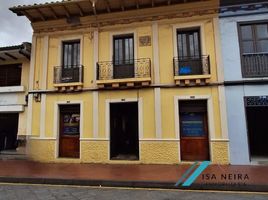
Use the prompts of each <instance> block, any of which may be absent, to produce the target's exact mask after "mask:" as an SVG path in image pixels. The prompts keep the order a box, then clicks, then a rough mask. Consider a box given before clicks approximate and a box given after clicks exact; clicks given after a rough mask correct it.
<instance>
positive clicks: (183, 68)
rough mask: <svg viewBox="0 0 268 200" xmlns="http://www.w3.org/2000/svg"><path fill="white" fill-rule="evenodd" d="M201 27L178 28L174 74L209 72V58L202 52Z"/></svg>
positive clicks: (201, 73) (202, 73)
mask: <svg viewBox="0 0 268 200" xmlns="http://www.w3.org/2000/svg"><path fill="white" fill-rule="evenodd" d="M200 38H201V37H200V28H191V29H178V30H177V52H178V55H177V56H178V57H175V58H174V73H175V74H174V76H185V75H204V74H209V73H210V69H209V58H208V56H203V55H202V52H201V39H200Z"/></svg>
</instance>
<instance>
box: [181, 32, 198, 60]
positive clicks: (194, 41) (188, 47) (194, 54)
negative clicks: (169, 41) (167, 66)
mask: <svg viewBox="0 0 268 200" xmlns="http://www.w3.org/2000/svg"><path fill="white" fill-rule="evenodd" d="M177 42H178V45H177V47H178V57H179V58H200V53H201V50H200V33H199V29H193V30H178V31H177Z"/></svg>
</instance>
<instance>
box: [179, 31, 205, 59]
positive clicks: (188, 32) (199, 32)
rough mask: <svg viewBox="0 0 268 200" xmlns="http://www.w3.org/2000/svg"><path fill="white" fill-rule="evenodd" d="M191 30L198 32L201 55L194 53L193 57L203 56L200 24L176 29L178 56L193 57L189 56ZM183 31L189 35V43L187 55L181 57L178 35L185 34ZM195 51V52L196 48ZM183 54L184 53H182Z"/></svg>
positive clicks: (199, 52) (187, 41)
mask: <svg viewBox="0 0 268 200" xmlns="http://www.w3.org/2000/svg"><path fill="white" fill-rule="evenodd" d="M191 32H198V48H199V49H198V54H199V55H197V56H196V55H194V56H193V58H195V57H196V58H197V57H198V58H201V56H202V42H201V39H202V38H201V27H200V26H195V27H189V28H177V29H176V48H177V55H176V56H177V57H178V58H191V57H192V56H189V55H190V42H189V35H190V33H191ZM183 33H187V34H188V36H187V40H186V43H187V57H184V56H182V57H180V53H179V40H178V36H179V34H183ZM194 53H195V50H194ZM182 54H183V53H182Z"/></svg>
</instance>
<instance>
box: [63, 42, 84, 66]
mask: <svg viewBox="0 0 268 200" xmlns="http://www.w3.org/2000/svg"><path fill="white" fill-rule="evenodd" d="M62 53H63V55H62V66H63V68H74V67H78V66H79V65H80V41H79V40H75V41H65V42H63V43H62Z"/></svg>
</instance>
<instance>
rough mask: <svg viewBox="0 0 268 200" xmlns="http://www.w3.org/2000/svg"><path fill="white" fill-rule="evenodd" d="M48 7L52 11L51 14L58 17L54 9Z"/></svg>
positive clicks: (55, 17)
mask: <svg viewBox="0 0 268 200" xmlns="http://www.w3.org/2000/svg"><path fill="white" fill-rule="evenodd" d="M49 9H50V11H51V12H52V15H53V17H54V19H58V18H59V17H58V15H57V14H56V12H55V10H54V9H53V8H52V7H51V6H49Z"/></svg>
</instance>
